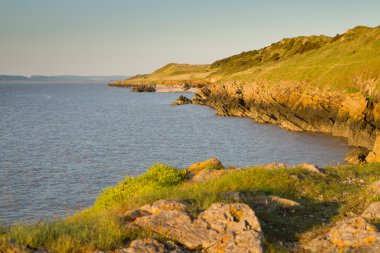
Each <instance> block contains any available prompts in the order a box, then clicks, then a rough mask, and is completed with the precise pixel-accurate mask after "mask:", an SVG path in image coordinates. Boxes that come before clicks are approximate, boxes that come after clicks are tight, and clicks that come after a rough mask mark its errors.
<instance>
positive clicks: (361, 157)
mask: <svg viewBox="0 0 380 253" xmlns="http://www.w3.org/2000/svg"><path fill="white" fill-rule="evenodd" d="M367 156H368V150H367V149H366V148H354V149H352V150H350V152H348V153H347V154H346V156H345V158H344V160H345V161H346V163H347V164H361V163H364V162H366V158H367Z"/></svg>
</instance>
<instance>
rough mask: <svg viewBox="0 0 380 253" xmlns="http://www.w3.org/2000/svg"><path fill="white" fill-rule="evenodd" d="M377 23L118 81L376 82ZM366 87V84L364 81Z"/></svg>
mask: <svg viewBox="0 0 380 253" xmlns="http://www.w3.org/2000/svg"><path fill="white" fill-rule="evenodd" d="M379 74H380V26H377V27H374V28H370V27H364V26H358V27H355V28H353V29H350V30H348V31H347V32H345V33H344V34H340V35H336V36H335V37H328V36H324V35H320V36H308V37H306V36H300V37H295V38H285V39H283V40H281V41H279V42H277V43H273V44H272V45H270V46H268V47H265V48H262V49H259V50H253V51H248V52H243V53H241V54H238V55H234V56H231V57H228V58H225V59H222V60H218V61H216V62H214V63H212V64H211V65H188V64H174V63H171V64H168V65H166V66H164V67H163V68H160V69H158V70H156V71H155V72H153V73H151V74H149V75H144V76H137V77H133V78H131V79H128V80H125V81H120V82H118V84H141V83H149V84H162V83H167V84H170V83H173V84H176V81H177V82H192V83H194V82H197V81H198V82H200V83H202V82H205V81H206V84H207V83H208V82H211V83H219V82H223V83H224V82H227V81H243V82H254V81H261V82H262V81H264V82H266V83H268V84H270V85H275V84H277V83H279V82H283V81H286V82H288V81H290V82H292V81H296V82H303V83H307V84H309V85H312V86H314V87H320V88H327V89H330V90H347V91H355V90H360V89H365V86H366V85H370V86H372V87H374V86H375V87H376V89H378V88H379V87H378V86H379V82H380V81H379ZM367 89H370V87H367Z"/></svg>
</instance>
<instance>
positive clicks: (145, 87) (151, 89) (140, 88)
mask: <svg viewBox="0 0 380 253" xmlns="http://www.w3.org/2000/svg"><path fill="white" fill-rule="evenodd" d="M132 91H135V92H155V91H156V87H155V86H154V85H149V84H144V85H136V86H133V87H132Z"/></svg>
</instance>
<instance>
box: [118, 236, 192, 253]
mask: <svg viewBox="0 0 380 253" xmlns="http://www.w3.org/2000/svg"><path fill="white" fill-rule="evenodd" d="M186 252H187V251H186V250H184V249H181V248H180V247H178V246H174V247H168V246H167V245H164V244H163V243H160V242H158V241H157V240H154V239H151V238H146V239H137V240H134V241H132V242H131V244H130V245H129V247H128V248H125V249H119V250H117V251H115V253H186Z"/></svg>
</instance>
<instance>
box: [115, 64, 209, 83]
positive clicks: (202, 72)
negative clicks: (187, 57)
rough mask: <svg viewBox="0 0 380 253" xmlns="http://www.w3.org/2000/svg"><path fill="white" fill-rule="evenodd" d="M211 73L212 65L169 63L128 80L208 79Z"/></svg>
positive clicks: (137, 81)
mask: <svg viewBox="0 0 380 253" xmlns="http://www.w3.org/2000/svg"><path fill="white" fill-rule="evenodd" d="M211 73H212V70H211V67H210V65H190V64H176V63H169V64H167V65H165V66H164V67H162V68H160V69H157V70H156V71H154V72H153V73H151V74H148V75H137V76H134V77H132V78H130V79H128V80H127V81H126V82H127V83H137V84H138V83H153V84H161V83H163V82H165V81H184V80H187V81H188V80H203V79H207V77H208V76H209V75H210V74H211ZM116 83H118V82H116Z"/></svg>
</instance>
